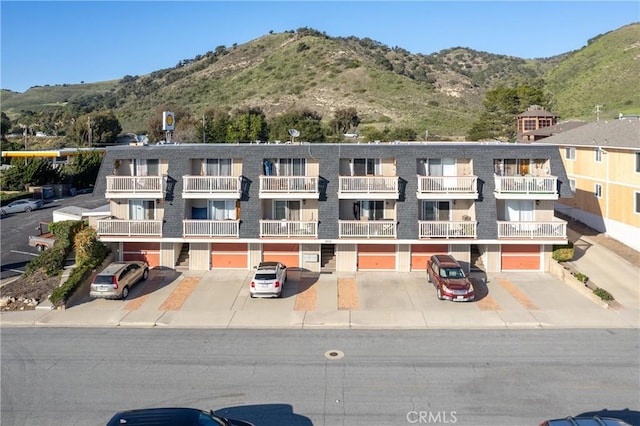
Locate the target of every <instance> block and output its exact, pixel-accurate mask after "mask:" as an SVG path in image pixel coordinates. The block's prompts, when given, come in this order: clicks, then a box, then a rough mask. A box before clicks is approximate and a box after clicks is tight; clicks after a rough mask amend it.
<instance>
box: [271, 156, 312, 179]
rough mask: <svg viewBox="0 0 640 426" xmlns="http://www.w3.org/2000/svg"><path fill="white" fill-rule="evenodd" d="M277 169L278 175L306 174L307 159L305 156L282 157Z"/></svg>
mask: <svg viewBox="0 0 640 426" xmlns="http://www.w3.org/2000/svg"><path fill="white" fill-rule="evenodd" d="M276 169H277V171H278V176H305V175H306V160H305V159H304V158H281V159H279V160H278V162H277V165H276Z"/></svg>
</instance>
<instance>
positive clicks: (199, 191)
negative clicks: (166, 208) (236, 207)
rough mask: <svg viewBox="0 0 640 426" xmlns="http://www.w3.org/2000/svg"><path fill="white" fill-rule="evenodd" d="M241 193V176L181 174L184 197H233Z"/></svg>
mask: <svg viewBox="0 0 640 426" xmlns="http://www.w3.org/2000/svg"><path fill="white" fill-rule="evenodd" d="M241 195H242V177H241V176H192V175H187V176H182V198H184V199H227V200H228V199H235V200H238V199H240V198H241Z"/></svg>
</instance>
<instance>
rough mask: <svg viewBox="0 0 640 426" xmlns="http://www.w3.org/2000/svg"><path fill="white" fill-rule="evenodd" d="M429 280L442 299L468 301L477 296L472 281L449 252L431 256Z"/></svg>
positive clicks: (428, 268) (428, 267) (428, 272)
mask: <svg viewBox="0 0 640 426" xmlns="http://www.w3.org/2000/svg"><path fill="white" fill-rule="evenodd" d="M427 281H428V282H430V283H432V284H433V285H434V287H435V288H436V294H437V296H438V299H440V300H444V299H447V300H453V301H456V302H467V301H471V300H473V299H474V297H475V296H474V293H473V285H472V284H471V281H469V278H468V277H467V275H466V274H465V273H464V271H463V270H462V267H461V266H460V264H459V263H458V261H457V260H455V259H454V258H453V256H450V255H448V254H435V255H433V256H431V257H430V258H429V260H428V262H427Z"/></svg>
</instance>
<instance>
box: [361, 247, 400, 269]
mask: <svg viewBox="0 0 640 426" xmlns="http://www.w3.org/2000/svg"><path fill="white" fill-rule="evenodd" d="M377 269H379V270H385V271H395V270H396V245H395V244H358V270H359V271H365V270H377Z"/></svg>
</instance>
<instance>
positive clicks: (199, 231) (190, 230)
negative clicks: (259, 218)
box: [182, 219, 240, 238]
mask: <svg viewBox="0 0 640 426" xmlns="http://www.w3.org/2000/svg"><path fill="white" fill-rule="evenodd" d="M239 223H240V221H239V220H204V219H185V220H183V221H182V233H183V235H184V236H185V237H235V238H238V236H239V228H240V226H239Z"/></svg>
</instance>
